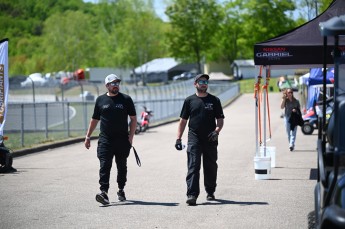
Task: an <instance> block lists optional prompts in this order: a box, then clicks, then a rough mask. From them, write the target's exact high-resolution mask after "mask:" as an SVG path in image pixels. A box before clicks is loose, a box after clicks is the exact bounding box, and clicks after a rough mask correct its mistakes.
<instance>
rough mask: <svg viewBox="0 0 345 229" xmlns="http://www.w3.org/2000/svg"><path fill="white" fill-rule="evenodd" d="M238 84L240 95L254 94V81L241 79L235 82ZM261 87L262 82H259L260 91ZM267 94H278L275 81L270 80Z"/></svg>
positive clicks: (274, 79)
mask: <svg viewBox="0 0 345 229" xmlns="http://www.w3.org/2000/svg"><path fill="white" fill-rule="evenodd" d="M237 82H239V84H240V92H241V93H254V85H255V79H242V80H239V81H237ZM262 86H263V81H261V89H262ZM268 90H269V92H279V88H278V86H277V79H276V78H273V79H272V78H271V80H270V82H269V85H268Z"/></svg>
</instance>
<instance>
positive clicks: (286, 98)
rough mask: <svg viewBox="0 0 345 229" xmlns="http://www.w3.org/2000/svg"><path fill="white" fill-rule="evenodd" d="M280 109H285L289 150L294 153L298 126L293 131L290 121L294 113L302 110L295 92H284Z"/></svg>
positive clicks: (289, 90)
mask: <svg viewBox="0 0 345 229" xmlns="http://www.w3.org/2000/svg"><path fill="white" fill-rule="evenodd" d="M280 108H281V109H285V111H284V123H285V129H286V133H287V135H288V140H289V150H290V151H293V150H294V149H295V142H296V133H297V125H295V126H294V128H293V129H291V125H290V121H289V120H290V117H291V115H292V113H294V112H297V111H298V110H300V109H301V108H300V103H299V101H298V100H297V99H296V98H295V97H294V96H293V90H292V89H291V88H289V89H286V90H284V91H283V97H282V101H281V104H280Z"/></svg>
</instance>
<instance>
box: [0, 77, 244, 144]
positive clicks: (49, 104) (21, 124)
mask: <svg viewBox="0 0 345 229" xmlns="http://www.w3.org/2000/svg"><path fill="white" fill-rule="evenodd" d="M120 90H121V92H123V93H125V94H128V95H130V96H131V97H132V99H133V101H134V103H135V107H136V111H137V115H138V120H139V118H140V113H141V112H142V111H143V107H144V106H145V107H147V108H149V109H150V110H152V111H153V114H154V116H153V117H152V119H151V120H150V122H151V125H153V126H154V125H158V124H161V123H165V122H169V121H173V120H178V118H179V114H180V111H181V108H182V104H183V101H184V99H185V98H186V97H187V96H189V95H191V94H193V93H195V88H194V86H193V81H182V82H178V83H172V84H169V85H162V86H146V87H134V86H127V85H124V86H121V89H120ZM34 91H35V92H36V95H34V98H35V99H34V100H35V102H33V101H30V99H31V98H33V95H30V94H28V93H25V92H28V91H27V90H26V89H18V91H16V90H15V89H12V90H10V96H9V103H8V111H7V118H6V125H5V128H4V134H5V135H7V136H9V139H10V140H9V141H8V143H7V145H8V146H9V147H10V148H11V147H12V148H23V147H30V146H31V145H35V144H39V143H44V142H51V141H57V140H62V139H67V138H73V137H81V136H84V135H85V133H86V131H87V128H88V125H89V121H90V118H91V116H92V113H93V109H94V103H95V99H96V97H97V96H99V94H100V91H102V92H101V93H105V87H104V85H102V84H100V85H97V84H92V83H91V84H90V83H86V82H84V83H83V84H82V85H81V84H79V85H78V84H76V85H74V86H73V87H70V88H68V89H66V88H65V89H61V88H54V87H52V88H48V87H47V88H36V89H35V90H34ZM85 91H88V92H89V94H87V93H85V94H84V92H85ZM209 92H210V93H212V94H214V95H216V96H218V97H219V98H220V100H221V102H222V104H223V105H225V104H227V103H228V102H229V101H230V100H231V99H233V98H234V97H236V96H237V95H238V94H239V93H240V89H239V84H238V83H231V82H224V81H222V82H221V83H219V82H218V83H217V82H212V81H211V82H210V84H209ZM82 95H84V96H82ZM20 101H22V102H20ZM98 133H99V125H98V126H97V128H96V130H95V132H94V135H97V134H98Z"/></svg>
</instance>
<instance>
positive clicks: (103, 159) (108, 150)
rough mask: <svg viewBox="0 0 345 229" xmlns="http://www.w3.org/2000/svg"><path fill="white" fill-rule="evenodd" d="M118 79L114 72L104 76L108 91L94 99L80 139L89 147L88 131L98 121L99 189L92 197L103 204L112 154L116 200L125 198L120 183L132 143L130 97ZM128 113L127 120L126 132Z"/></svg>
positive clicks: (133, 118)
mask: <svg viewBox="0 0 345 229" xmlns="http://www.w3.org/2000/svg"><path fill="white" fill-rule="evenodd" d="M120 82H121V79H120V78H119V77H118V76H117V75H115V74H110V75H108V76H107V77H106V78H105V87H106V88H107V90H108V92H107V93H105V94H103V95H100V96H99V97H98V98H97V99H96V103H95V107H94V112H93V115H92V118H91V120H90V124H89V128H88V130H87V133H86V138H85V142H84V144H85V147H86V148H87V149H89V148H90V146H91V143H90V137H91V134H92V132H93V131H94V129H95V128H96V126H97V124H98V122H99V121H101V124H100V134H99V140H98V147H97V157H98V159H99V162H100V170H99V184H100V190H101V193H99V194H97V195H96V201H98V202H100V203H101V204H103V205H107V204H109V203H110V202H109V198H108V190H109V179H110V170H111V167H112V163H113V158H114V156H115V162H116V166H117V184H118V188H119V190H118V192H117V196H118V200H119V201H124V200H126V196H125V192H124V187H125V185H126V181H127V158H128V156H129V152H130V149H131V147H132V144H133V136H134V132H135V129H136V123H137V118H136V110H135V106H134V103H133V101H132V98H131V97H130V96H128V95H126V94H123V93H120V92H119V88H120ZM128 116H129V118H130V123H131V124H130V128H129V129H130V130H129V133H128Z"/></svg>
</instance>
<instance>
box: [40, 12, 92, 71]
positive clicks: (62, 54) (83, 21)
mask: <svg viewBox="0 0 345 229" xmlns="http://www.w3.org/2000/svg"><path fill="white" fill-rule="evenodd" d="M90 28H92V26H91V23H90V20H89V17H88V16H87V15H85V14H84V13H82V12H81V11H66V12H64V13H56V14H54V15H52V16H51V17H49V18H48V19H47V20H46V21H45V23H44V36H43V43H42V51H43V50H44V53H45V55H44V58H45V63H46V67H45V69H47V70H48V69H50V71H58V70H69V71H74V70H75V69H77V68H80V67H81V66H85V65H87V64H89V63H90V62H91V60H92V58H93V53H94V50H95V48H96V47H97V44H96V43H95V41H94V39H93V36H92V35H93V33H92V30H91V29H90Z"/></svg>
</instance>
